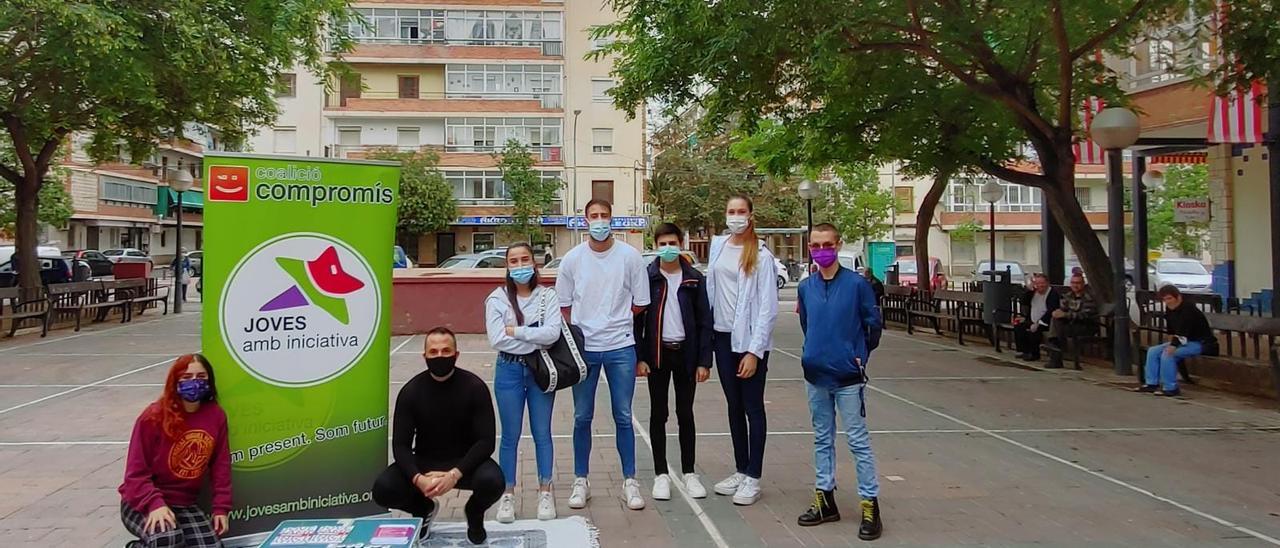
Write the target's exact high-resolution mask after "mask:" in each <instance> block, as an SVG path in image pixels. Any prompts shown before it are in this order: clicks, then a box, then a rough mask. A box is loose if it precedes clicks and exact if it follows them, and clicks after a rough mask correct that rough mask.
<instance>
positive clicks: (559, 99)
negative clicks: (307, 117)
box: [325, 90, 564, 114]
mask: <svg viewBox="0 0 1280 548" xmlns="http://www.w3.org/2000/svg"><path fill="white" fill-rule="evenodd" d="M325 110H326V111H328V112H330V113H332V114H337V113H342V112H409V113H421V114H430V113H447V114H457V113H513V112H514V113H539V114H544V113H563V112H564V106H563V95H562V94H560V93H483V94H477V93H454V92H440V91H424V92H419V93H417V94H414V93H408V94H404V93H400V92H398V91H367V90H366V91H361V92H360V95H359V96H358V97H355V96H348V97H342V96H327V97H326V98H325Z"/></svg>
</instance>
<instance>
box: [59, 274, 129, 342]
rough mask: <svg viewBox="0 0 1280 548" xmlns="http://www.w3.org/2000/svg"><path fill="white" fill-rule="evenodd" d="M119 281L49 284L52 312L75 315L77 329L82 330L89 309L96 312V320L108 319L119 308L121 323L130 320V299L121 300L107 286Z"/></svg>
mask: <svg viewBox="0 0 1280 548" xmlns="http://www.w3.org/2000/svg"><path fill="white" fill-rule="evenodd" d="M114 283H117V282H71V283H65V284H50V285H49V303H50V308H51V312H52V314H54V315H74V317H75V320H76V331H80V325H81V321H82V320H83V319H84V313H85V312H87V311H92V312H94V321H95V322H100V321H103V320H106V319H107V315H108V314H110V313H111V310H112V309H113V308H114V309H119V310H120V312H121V316H122V319H121V323H124V322H126V321H128V320H129V313H128V310H127V307H128V304H129V303H128V301H127V300H125V301H119V300H116V299H114V298H113V296H114V295H113V291H112V290H111V288H109V287H106V284H114Z"/></svg>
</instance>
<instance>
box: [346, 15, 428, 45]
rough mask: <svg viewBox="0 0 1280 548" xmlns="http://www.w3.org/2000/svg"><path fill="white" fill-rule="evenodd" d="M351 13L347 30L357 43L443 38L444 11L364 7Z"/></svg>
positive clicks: (415, 41)
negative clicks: (353, 15)
mask: <svg viewBox="0 0 1280 548" xmlns="http://www.w3.org/2000/svg"><path fill="white" fill-rule="evenodd" d="M353 12H354V14H355V15H356V17H355V18H354V20H353V21H352V22H351V24H350V25H349V26H348V27H347V30H348V31H349V32H350V33H351V37H352V38H354V39H355V40H356V41H357V42H398V43H418V42H428V41H434V42H440V41H443V40H444V22H445V18H444V10H429V9H423V10H417V9H372V8H363V9H356V10H353Z"/></svg>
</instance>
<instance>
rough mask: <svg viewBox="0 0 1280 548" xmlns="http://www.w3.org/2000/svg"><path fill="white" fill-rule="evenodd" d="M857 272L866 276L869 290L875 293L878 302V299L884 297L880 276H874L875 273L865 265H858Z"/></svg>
mask: <svg viewBox="0 0 1280 548" xmlns="http://www.w3.org/2000/svg"><path fill="white" fill-rule="evenodd" d="M858 273H859V274H862V277H864V278H866V279H867V282H868V283H870V284H871V290H872V291H873V292H875V294H876V302H877V303H879V302H880V299H883V298H884V283H882V282H881V281H880V278H877V277H876V275H875V273H873V272H871V269H870V268H867V267H865V266H860V267H858Z"/></svg>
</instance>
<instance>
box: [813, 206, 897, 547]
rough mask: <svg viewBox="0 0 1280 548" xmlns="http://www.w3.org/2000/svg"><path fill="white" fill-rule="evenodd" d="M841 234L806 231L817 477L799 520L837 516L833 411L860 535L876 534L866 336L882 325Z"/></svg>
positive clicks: (823, 228)
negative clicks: (845, 259) (853, 482)
mask: <svg viewBox="0 0 1280 548" xmlns="http://www.w3.org/2000/svg"><path fill="white" fill-rule="evenodd" d="M840 246H841V241H840V232H839V231H838V230H837V229H836V227H834V226H832V225H830V224H827V223H823V224H820V225H817V226H814V227H813V229H812V230H811V231H810V232H809V254H810V256H812V257H813V261H814V262H815V263H817V265H818V272H817V273H815V274H813V275H811V276H809V277H808V278H806V279H805V280H804V281H803V282H800V287H799V289H797V299H798V303H797V304H798V305H799V307H798V308H799V312H800V329H801V330H802V331H803V332H804V350H803V352H802V355H801V357H800V366H801V368H802V369H804V380H805V388H806V391H807V392H808V394H809V413H810V414H811V415H812V417H813V433H814V440H813V460H814V470H815V472H816V475H817V479H816V481H815V482H814V483H815V485H816V487H817V489H816V490H815V492H814V495H813V496H814V498H813V503H812V505H810V506H809V509H808V510H807V511H805V513H804V514H802V515H801V516H800V518H799V519H798V520H797V521H798V523H799V524H800V525H803V526H810V525H818V524H821V523H826V522H829V521H837V520H839V519H840V510H839V509H838V508H837V507H836V501H835V488H836V481H835V472H836V459H835V434H836V413H839V414H840V422H842V423H844V429H845V431H846V432H847V435H848V437H849V451H851V452H852V453H853V459H854V461H855V463H856V468H857V477H858V495H859V497H860V498H861V501H860V510H861V514H862V524H861V526H860V527H859V529H858V538H861V539H862V540H874V539H876V538H879V537H880V531H881V525H880V503H879V496H880V483H879V481H878V479H877V476H876V459H875V455H874V454H873V453H872V452H871V434H870V433H869V432H868V431H867V420H866V414H867V413H866V399H865V397H866V387H867V376H866V365H867V359H868V358H869V357H870V347H869V345H868V343H867V337H868V333H870V332H872V331H873V330H875V329H878V328H879V327H880V316H879V314H877V313H876V298H875V292H874V291H873V290H872V289H871V284H870V283H869V282H867V280H866V278H864V277H862V276H859V275H858V274H857V273H855V272H853V271H851V270H849V269H847V268H844V267H842V266H840V262H839V261H838V260H836V258H837V255H838V254H839V252H840Z"/></svg>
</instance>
